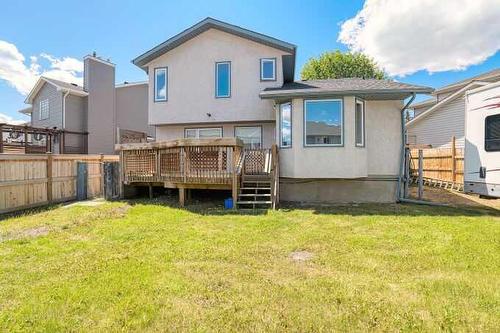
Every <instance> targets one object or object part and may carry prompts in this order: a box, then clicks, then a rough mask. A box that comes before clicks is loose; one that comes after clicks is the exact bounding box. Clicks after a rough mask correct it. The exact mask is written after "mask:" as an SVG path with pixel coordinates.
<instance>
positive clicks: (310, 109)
mask: <svg viewBox="0 0 500 333" xmlns="http://www.w3.org/2000/svg"><path fill="white" fill-rule="evenodd" d="M343 113H344V111H343V105H342V100H341V99H323V100H306V101H305V102H304V123H305V126H304V130H305V131H304V132H305V133H304V136H305V146H306V147H307V146H342V145H343V144H344V138H343V121H344V119H343Z"/></svg>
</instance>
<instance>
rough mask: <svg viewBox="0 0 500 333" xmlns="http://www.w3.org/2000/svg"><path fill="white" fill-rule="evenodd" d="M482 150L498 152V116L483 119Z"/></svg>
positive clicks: (499, 115)
mask: <svg viewBox="0 0 500 333" xmlns="http://www.w3.org/2000/svg"><path fill="white" fill-rule="evenodd" d="M484 132H485V133H484V134H485V138H484V150H486V151H500V114H495V115H492V116H488V117H486V119H485V131H484Z"/></svg>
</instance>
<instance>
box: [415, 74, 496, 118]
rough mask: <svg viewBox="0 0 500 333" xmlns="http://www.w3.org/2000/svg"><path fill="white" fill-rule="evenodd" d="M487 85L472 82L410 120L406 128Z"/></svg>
mask: <svg viewBox="0 0 500 333" xmlns="http://www.w3.org/2000/svg"><path fill="white" fill-rule="evenodd" d="M487 84H488V83H486V82H478V81H472V82H471V83H469V84H468V85H466V86H464V87H463V88H462V89H460V90H458V91H457V92H455V93H453V94H451V95H450V96H448V97H446V98H445V99H443V100H442V101H439V102H438V103H436V104H434V106H432V107H430V108H429V109H427V110H426V111H424V112H422V113H420V114H419V115H418V116H416V117H415V118H413V119H412V120H410V121H409V122H407V123H406V126H407V127H411V126H413V125H414V124H416V123H417V122H419V121H420V120H422V119H424V118H425V117H427V116H428V115H430V114H431V113H433V112H434V111H436V110H438V109H439V108H440V107H442V106H444V105H446V104H448V103H450V102H452V101H454V100H455V99H457V98H459V97H460V96H463V95H465V93H466V92H467V90H470V89H473V88H477V87H481V86H484V85H487ZM464 112H465V110H464Z"/></svg>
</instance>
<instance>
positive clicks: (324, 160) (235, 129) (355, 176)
mask: <svg viewBox="0 0 500 333" xmlns="http://www.w3.org/2000/svg"><path fill="white" fill-rule="evenodd" d="M296 50H297V48H296V46H295V45H293V44H290V43H287V42H284V41H281V40H278V39H276V38H272V37H269V36H266V35H263V34H260V33H256V32H253V31H250V30H247V29H244V28H241V27H238V26H235V25H231V24H228V23H224V22H221V21H218V20H215V19H212V18H207V19H205V20H203V21H201V22H199V23H197V24H195V25H194V26H192V27H190V28H188V29H186V30H184V31H183V32H181V33H179V34H178V35H176V36H174V37H172V38H170V39H168V40H167V41H165V42H163V43H161V44H160V45H158V46H156V47H154V48H153V49H151V50H149V51H147V52H146V53H144V54H142V55H140V56H139V57H137V58H136V59H134V60H133V63H134V64H135V65H137V66H139V67H140V68H142V69H143V70H144V71H145V72H146V73H148V77H149V107H148V115H149V123H150V124H151V125H153V126H155V127H156V139H157V141H164V140H170V139H178V138H213V137H238V138H240V139H241V140H242V141H243V142H244V144H245V147H246V148H249V149H250V148H258V147H271V145H273V144H277V145H278V146H279V156H280V159H279V160H280V169H281V173H280V184H281V186H280V192H281V200H284V201H304V202H353V201H358V202H359V201H362V202H369V201H377V202H393V201H395V200H396V189H397V183H398V179H400V178H399V171H400V170H401V158H402V154H401V148H402V145H403V130H402V123H403V122H402V120H403V118H402V113H403V111H404V109H405V108H404V103H403V101H404V100H405V99H406V98H408V97H410V96H412V95H415V94H416V93H430V92H432V89H431V88H428V87H422V86H416V85H410V84H404V83H400V82H394V81H389V80H364V79H337V80H314V81H294V76H295V56H296Z"/></svg>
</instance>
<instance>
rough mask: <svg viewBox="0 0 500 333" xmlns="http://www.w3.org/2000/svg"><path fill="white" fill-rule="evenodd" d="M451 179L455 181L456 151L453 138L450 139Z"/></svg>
mask: <svg viewBox="0 0 500 333" xmlns="http://www.w3.org/2000/svg"><path fill="white" fill-rule="evenodd" d="M451 179H452V180H453V182H456V180H457V149H456V139H455V136H452V137H451Z"/></svg>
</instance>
